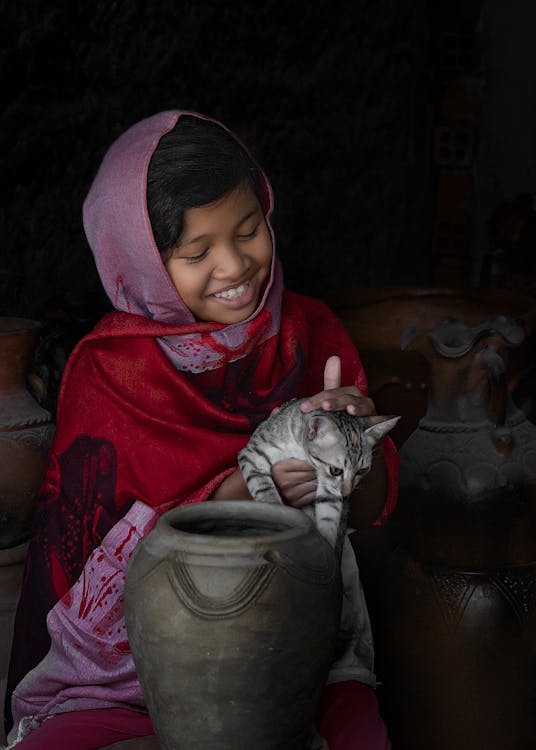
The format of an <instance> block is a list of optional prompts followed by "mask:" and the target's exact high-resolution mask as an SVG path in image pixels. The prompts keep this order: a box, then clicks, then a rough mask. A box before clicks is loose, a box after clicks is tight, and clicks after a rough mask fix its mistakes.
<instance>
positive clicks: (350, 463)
mask: <svg viewBox="0 0 536 750" xmlns="http://www.w3.org/2000/svg"><path fill="white" fill-rule="evenodd" d="M303 401H305V399H292V400H291V401H288V402H287V403H285V404H283V406H281V407H280V409H278V410H277V411H275V412H273V413H272V414H271V415H270V416H269V417H268V419H266V420H265V421H264V422H262V423H261V424H260V425H259V426H258V427H257V429H256V430H255V432H254V433H253V435H252V436H251V438H250V440H249V442H248V444H247V445H246V447H245V448H244V449H243V450H241V451H240V453H239V454H238V464H239V466H240V469H241V470H242V474H243V476H244V479H245V480H246V484H247V486H248V489H249V491H250V492H251V495H252V497H253V499H254V500H261V501H263V502H267V503H281V502H282V501H281V497H280V495H279V492H278V490H277V487H276V485H275V483H274V481H273V479H272V473H271V469H272V466H273V464H275V463H276V462H278V461H282V460H283V459H287V458H297V459H301V460H302V461H307V462H308V463H310V464H312V466H313V467H314V469H315V471H316V479H317V490H316V499H315V501H314V503H313V504H312V505H310V506H306V507H304V508H303V510H304V511H305V512H306V513H307V514H308V515H310V516H311V518H312V519H313V521H314V522H315V524H316V527H317V529H318V531H319V533H320V534H321V535H322V536H323V537H324V538H325V539H326V540H327V541H328V542H329V543H330V544H331V546H332V547H333V548H334V549H335V550H336V551H339V552H340V550H341V546H342V541H343V538H344V535H345V532H346V518H347V514H348V503H347V498H348V497H349V495H350V494H351V493H352V492H353V490H354V489H355V488H356V487H357V485H358V483H359V481H360V480H361V479H362V478H363V476H364V475H365V474H367V473H368V471H369V470H370V467H371V465H372V458H373V452H374V446H375V445H376V444H377V443H378V441H379V440H380V439H381V438H382V437H383V436H384V435H386V434H387V433H388V432H389V430H391V429H392V428H393V427H394V426H395V424H396V423H397V422H398V420H399V417H379V416H372V417H356V416H352V415H350V414H348V412H346V411H333V412H329V411H324V410H323V409H315V410H314V411H311V412H308V413H307V414H304V412H302V411H301V409H300V404H301V403H302V402H303Z"/></svg>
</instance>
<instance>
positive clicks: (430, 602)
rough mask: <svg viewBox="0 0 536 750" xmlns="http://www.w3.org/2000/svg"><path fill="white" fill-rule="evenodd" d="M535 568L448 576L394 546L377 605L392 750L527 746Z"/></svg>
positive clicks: (531, 728)
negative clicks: (380, 607)
mask: <svg viewBox="0 0 536 750" xmlns="http://www.w3.org/2000/svg"><path fill="white" fill-rule="evenodd" d="M535 582H536V563H532V564H530V565H510V566H504V567H490V568H488V569H486V570H474V569H473V570H471V569H470V568H453V567H446V566H441V565H436V564H429V563H426V562H423V561H422V560H419V559H417V558H415V557H414V556H412V555H410V554H409V553H408V552H407V551H406V550H404V549H402V548H399V549H398V550H397V552H396V553H395V555H394V556H393V557H392V558H391V561H390V566H389V571H388V574H387V575H386V578H385V585H384V587H383V588H382V599H383V602H384V605H385V612H384V616H383V617H382V618H381V632H378V631H377V633H376V635H377V636H378V638H379V639H380V640H381V643H382V652H381V653H382V662H383V667H382V679H383V681H384V686H383V687H384V692H383V698H384V705H383V711H384V718H385V719H386V722H387V725H388V727H389V732H390V737H391V740H392V742H393V747H394V748H396V750H430V748H433V749H434V750H533V748H534V747H536V713H535V712H534V705H535V702H536V670H535V669H534V664H535V663H536V637H535V634H536V584H535Z"/></svg>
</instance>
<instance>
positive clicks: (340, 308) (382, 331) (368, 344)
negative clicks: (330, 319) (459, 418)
mask: <svg viewBox="0 0 536 750" xmlns="http://www.w3.org/2000/svg"><path fill="white" fill-rule="evenodd" d="M327 301H328V303H329V305H330V307H331V308H332V309H333V310H334V311H335V313H336V314H337V315H338V317H339V318H340V319H341V321H342V322H343V323H344V325H345V327H346V328H347V330H348V332H349V333H350V336H351V337H352V339H353V341H354V343H355V345H356V346H357V348H358V350H359V354H360V356H361V359H362V361H363V365H364V367H365V372H366V373H367V379H368V384H369V391H370V394H371V397H372V398H373V399H374V402H375V404H376V408H377V410H378V412H379V413H380V414H399V415H401V416H402V419H401V420H400V421H399V423H398V424H397V426H396V427H395V429H394V430H393V431H392V432H391V433H390V436H391V437H392V438H393V439H394V441H395V443H396V444H397V446H399V447H400V446H401V445H402V444H403V443H404V442H405V440H406V439H407V437H408V436H409V435H410V434H411V433H412V432H413V431H414V430H415V429H416V427H417V425H418V422H419V420H420V419H421V418H422V417H423V416H424V414H425V413H426V409H427V405H428V388H429V376H428V369H427V366H426V362H425V360H424V358H423V357H422V356H421V353H420V352H419V351H417V350H415V349H406V350H402V349H401V346H400V345H401V341H402V338H403V335H404V333H405V331H406V330H408V328H412V327H415V328H419V329H423V330H431V329H432V328H434V327H435V326H436V325H438V324H439V323H441V322H442V321H443V320H445V319H446V318H450V317H456V318H460V319H462V320H463V322H464V323H465V324H466V325H469V326H473V325H478V324H480V323H482V322H484V321H485V320H487V319H488V318H490V317H491V316H493V315H508V316H510V317H513V318H515V319H520V320H522V321H524V323H525V324H526V331H527V335H526V337H525V340H524V342H523V344H522V345H521V346H520V347H519V348H517V349H516V351H515V352H513V353H512V356H511V358H510V362H509V369H508V373H507V381H508V389H509V391H510V392H511V393H513V392H517V391H519V392H520V394H521V393H522V392H523V397H524V398H525V400H526V401H527V409H532V410H533V411H534V412H535V413H536V397H532V398H530V397H529V392H530V393H532V391H533V390H534V389H533V384H534V382H535V381H536V374H535V361H536V326H535V323H536V300H535V299H534V298H533V297H531V296H529V295H527V294H522V293H519V292H516V293H514V292H512V291H509V290H506V289H446V288H445V289H442V288H429V287H413V286H392V287H379V288H374V289H357V290H355V291H353V292H351V293H346V294H338V295H337V296H334V297H331V298H329V299H328V300H327ZM524 394H526V395H524Z"/></svg>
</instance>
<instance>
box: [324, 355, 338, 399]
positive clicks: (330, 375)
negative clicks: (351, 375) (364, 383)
mask: <svg viewBox="0 0 536 750" xmlns="http://www.w3.org/2000/svg"><path fill="white" fill-rule="evenodd" d="M340 384H341V359H340V357H337V356H333V357H328V359H327V360H326V364H325V366H324V390H325V391H329V390H331V389H332V388H339V387H340Z"/></svg>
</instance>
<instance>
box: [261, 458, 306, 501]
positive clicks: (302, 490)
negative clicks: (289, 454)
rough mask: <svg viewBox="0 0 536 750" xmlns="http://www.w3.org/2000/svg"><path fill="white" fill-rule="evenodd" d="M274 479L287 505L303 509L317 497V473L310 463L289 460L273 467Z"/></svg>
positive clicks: (293, 459) (295, 459)
mask: <svg viewBox="0 0 536 750" xmlns="http://www.w3.org/2000/svg"><path fill="white" fill-rule="evenodd" d="M272 478H273V480H274V482H275V485H276V487H277V489H278V491H279V494H280V495H281V498H282V500H283V502H284V503H285V504H286V505H292V506H293V507H294V508H302V507H303V506H304V505H309V503H312V502H313V500H314V499H315V495H316V473H315V470H314V469H313V467H312V466H311V464H310V463H307V461H299V460H298V459H297V458H287V459H285V460H284V461H278V462H277V463H276V464H274V465H273V466H272Z"/></svg>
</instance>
